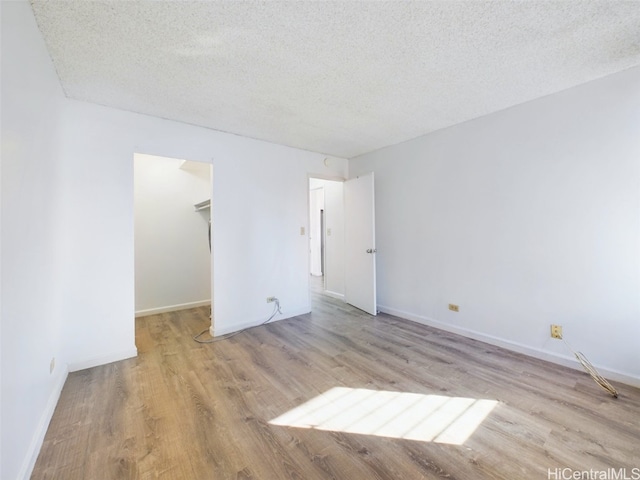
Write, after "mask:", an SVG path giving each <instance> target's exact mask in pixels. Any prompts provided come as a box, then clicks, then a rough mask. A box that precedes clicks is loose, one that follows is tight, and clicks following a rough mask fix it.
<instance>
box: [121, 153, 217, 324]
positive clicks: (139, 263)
mask: <svg viewBox="0 0 640 480" xmlns="http://www.w3.org/2000/svg"><path fill="white" fill-rule="evenodd" d="M133 162H134V256H135V261H134V264H135V314H136V317H141V316H146V315H155V314H158V313H164V312H173V311H179V310H185V309H189V308H195V307H202V306H209V307H211V306H212V298H213V296H212V275H211V271H212V268H211V264H212V260H211V259H212V255H211V250H210V248H211V220H212V219H211V194H212V179H213V176H212V166H211V164H209V163H204V162H196V161H190V160H184V159H176V158H168V157H159V156H154V155H146V154H138V153H136V154H135V155H134V161H133Z"/></svg>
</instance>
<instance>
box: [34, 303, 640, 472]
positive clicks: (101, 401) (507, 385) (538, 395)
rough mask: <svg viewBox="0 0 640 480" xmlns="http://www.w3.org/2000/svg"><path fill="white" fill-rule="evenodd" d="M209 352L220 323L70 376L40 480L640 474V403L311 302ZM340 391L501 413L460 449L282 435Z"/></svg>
mask: <svg viewBox="0 0 640 480" xmlns="http://www.w3.org/2000/svg"><path fill="white" fill-rule="evenodd" d="M313 297H314V309H313V313H311V314H309V315H304V316H301V317H297V318H294V319H289V320H283V321H279V322H276V323H273V324H268V325H265V326H262V327H257V328H254V329H251V330H249V331H247V332H245V333H242V334H240V335H237V336H235V337H233V338H230V339H228V340H225V341H221V342H217V343H213V344H207V345H201V344H198V343H196V342H194V341H193V340H192V339H191V336H192V335H193V334H195V333H197V332H200V331H201V330H203V329H205V328H206V327H207V326H208V324H209V318H208V307H207V308H198V309H192V310H186V311H182V312H174V313H166V314H161V315H155V316H149V317H142V318H139V319H137V320H136V339H137V346H138V350H139V356H138V357H137V358H135V359H130V360H125V361H122V362H116V363H112V364H109V365H104V366H101V367H96V368H92V369H88V370H84V371H80V372H75V373H72V374H70V375H69V378H68V380H67V383H66V384H65V387H64V390H63V392H62V396H61V398H60V401H59V404H58V406H57V408H56V411H55V414H54V416H53V419H52V421H51V425H50V427H49V430H48V432H47V435H46V438H45V441H44V445H43V447H42V450H41V452H40V455H39V457H38V460H37V463H36V466H35V469H34V472H33V475H32V479H64V480H73V479H99V480H109V479H118V480H120V479H216V480H217V479H260V480H279V479H300V480H314V479H338V480H340V479H349V480H358V479H366V480H369V479H379V480H385V479H403V480H412V479H436V478H449V479H508V480H517V479H548V478H556V477H553V476H552V477H549V469H551V471H552V472H553V471H555V469H556V468H571V469H574V470H580V471H583V470H589V469H594V470H605V469H607V468H614V469H619V468H626V469H627V475H631V474H632V469H633V468H640V390H638V389H634V388H632V387H629V386H626V385H621V384H615V386H616V388H618V390H619V392H620V398H618V399H614V398H612V397H610V396H608V395H607V394H606V392H604V391H602V390H601V389H600V388H599V387H598V386H597V385H596V384H595V383H594V382H593V381H592V380H591V379H590V377H589V376H588V375H586V374H584V373H582V372H578V371H574V370H571V369H567V368H563V367H559V366H557V365H553V364H549V363H546V362H543V361H539V360H535V359H531V358H529V357H526V356H523V355H519V354H516V353H513V352H509V351H506V350H503V349H500V348H497V347H494V346H491V345H487V344H484V343H482V342H477V341H474V340H469V339H466V338H463V337H460V336H457V335H453V334H449V333H446V332H442V331H439V330H435V329H432V328H428V327H425V326H422V325H418V324H415V323H412V322H408V321H405V320H402V319H398V318H395V317H392V316H389V315H383V314H381V315H379V316H378V317H370V316H368V315H366V314H364V313H362V312H360V311H358V310H356V309H353V308H351V307H349V306H348V305H345V304H343V303H342V302H340V301H337V300H334V299H331V298H327V297H323V296H322V295H319V294H318V293H314V294H313ZM334 387H348V388H354V389H355V388H361V389H368V390H384V391H392V392H410V393H414V394H424V395H440V396H447V397H465V398H473V399H489V400H497V401H498V404H497V406H496V408H495V409H494V410H493V411H492V412H491V413H490V414H489V415H488V417H487V418H486V419H485V420H484V421H483V422H482V423H481V424H480V426H479V427H478V428H477V430H475V432H474V433H473V434H472V435H471V436H470V437H469V438H468V440H466V441H465V442H464V443H463V444H462V445H452V444H445V443H436V442H429V441H414V440H407V439H402V438H389V437H384V436H376V435H363V434H354V433H345V432H344V431H325V430H319V429H315V428H296V427H289V426H279V425H273V424H270V423H269V422H270V421H271V420H273V419H274V418H276V417H278V416H280V415H282V414H284V413H286V412H287V411H289V410H291V409H294V408H296V407H298V406H300V405H301V404H303V403H305V402H307V401H309V400H311V399H313V398H314V397H316V396H318V395H320V394H322V393H323V392H326V391H327V390H329V389H331V388H334ZM558 478H559V477H558Z"/></svg>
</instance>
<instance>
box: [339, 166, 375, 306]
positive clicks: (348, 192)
mask: <svg viewBox="0 0 640 480" xmlns="http://www.w3.org/2000/svg"><path fill="white" fill-rule="evenodd" d="M374 200H375V196H374V190H373V173H368V174H366V175H361V176H359V177H357V178H354V179H352V180H347V181H346V182H344V210H345V212H344V214H345V300H346V302H347V303H349V304H351V305H353V306H354V307H357V308H359V309H360V310H364V311H365V312H367V313H370V314H371V315H375V314H376V313H377V304H376V255H375V253H376V238H375V236H376V234H375V209H374Z"/></svg>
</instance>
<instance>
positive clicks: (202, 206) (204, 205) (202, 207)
mask: <svg viewBox="0 0 640 480" xmlns="http://www.w3.org/2000/svg"><path fill="white" fill-rule="evenodd" d="M193 208H195V210H196V212H197V211H200V210H206V209H207V208H211V200H204V201H202V202H200V203H196V204H194V205H193Z"/></svg>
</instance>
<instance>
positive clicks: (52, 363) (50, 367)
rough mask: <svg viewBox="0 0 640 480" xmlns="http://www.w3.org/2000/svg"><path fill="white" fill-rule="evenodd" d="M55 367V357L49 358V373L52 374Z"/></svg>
mask: <svg viewBox="0 0 640 480" xmlns="http://www.w3.org/2000/svg"><path fill="white" fill-rule="evenodd" d="M55 368H56V357H52V358H51V363H49V374H52V373H53V371H54V370H55Z"/></svg>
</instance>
